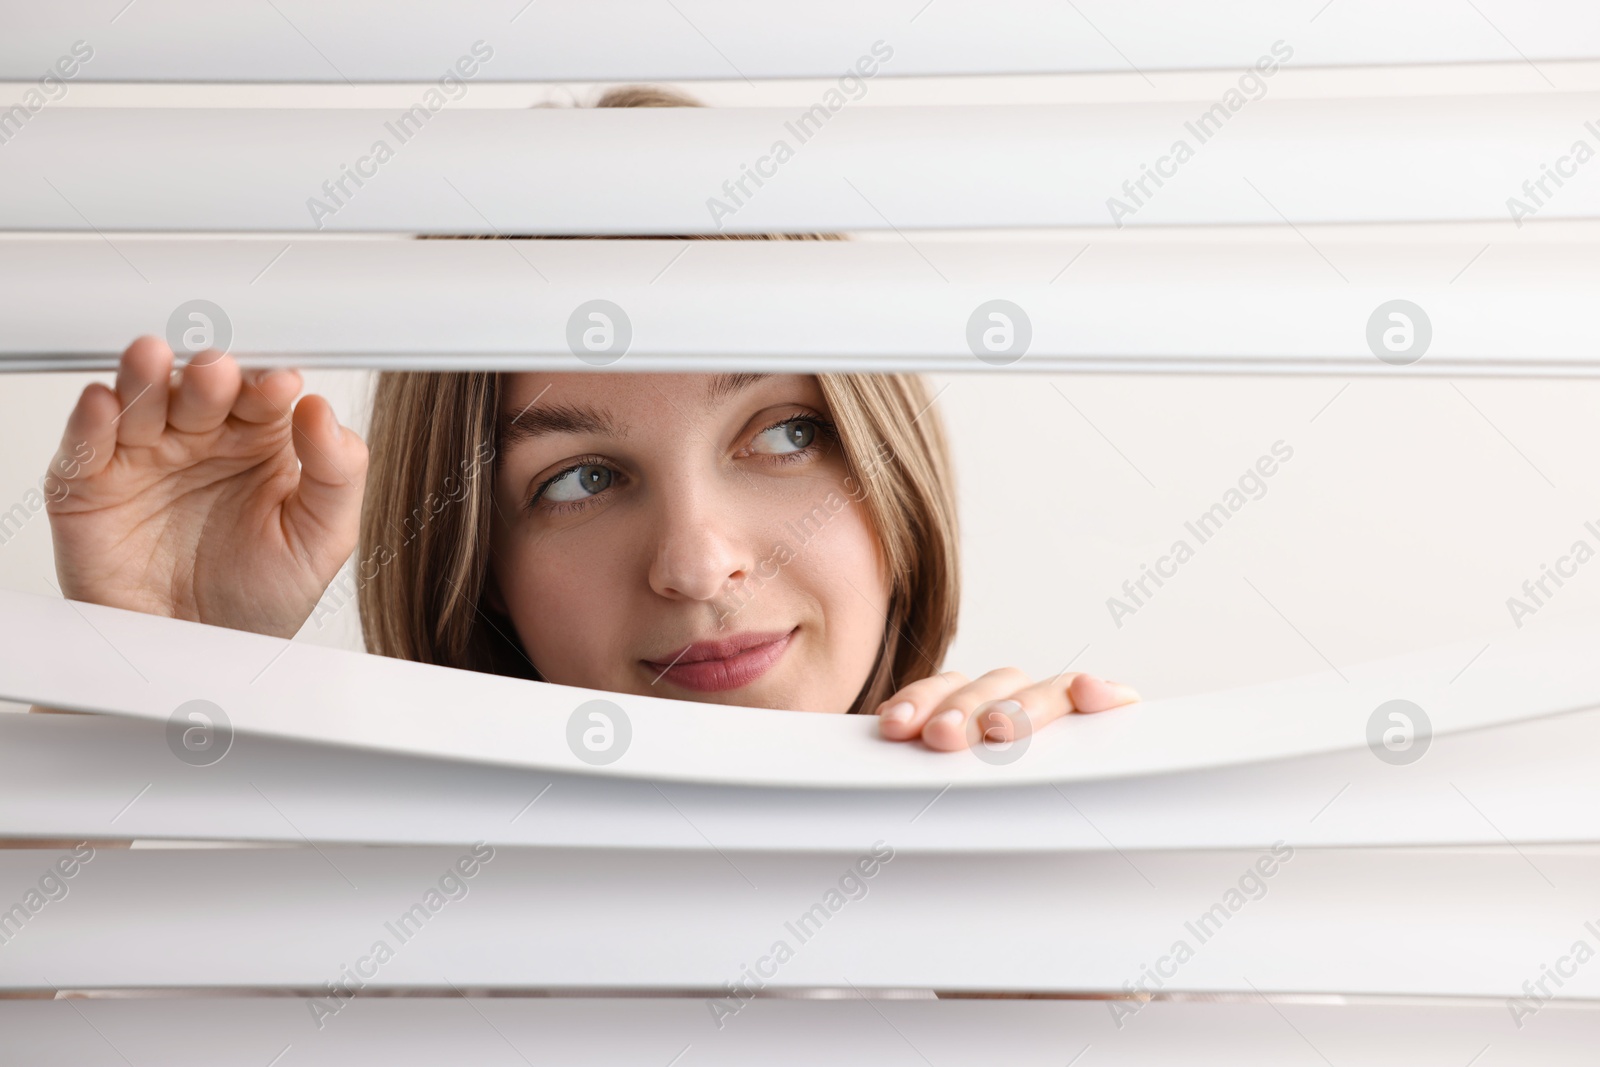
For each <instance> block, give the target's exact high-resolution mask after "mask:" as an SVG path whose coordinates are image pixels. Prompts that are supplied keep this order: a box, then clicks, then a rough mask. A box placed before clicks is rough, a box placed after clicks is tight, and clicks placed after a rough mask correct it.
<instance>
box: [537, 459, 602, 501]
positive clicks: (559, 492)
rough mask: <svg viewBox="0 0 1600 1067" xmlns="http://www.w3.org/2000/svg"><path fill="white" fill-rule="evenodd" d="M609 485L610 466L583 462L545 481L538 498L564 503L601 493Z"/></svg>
mask: <svg viewBox="0 0 1600 1067" xmlns="http://www.w3.org/2000/svg"><path fill="white" fill-rule="evenodd" d="M610 485H611V468H609V467H602V466H599V465H598V464H594V463H585V464H583V465H582V466H579V467H571V468H569V469H567V470H564V471H562V472H561V473H560V474H558V475H556V476H555V477H554V478H552V479H550V480H549V481H548V482H546V483H545V486H544V490H543V491H542V492H541V493H540V494H539V498H540V499H542V500H548V501H550V502H552V503H556V504H566V503H571V502H573V501H578V500H583V499H585V498H587V497H591V496H595V495H597V494H599V493H603V492H605V490H606V489H607V488H608V487H610Z"/></svg>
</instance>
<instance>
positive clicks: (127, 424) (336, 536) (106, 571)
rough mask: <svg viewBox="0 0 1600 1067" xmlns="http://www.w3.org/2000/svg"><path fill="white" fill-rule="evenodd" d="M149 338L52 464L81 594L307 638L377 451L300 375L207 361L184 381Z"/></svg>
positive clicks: (87, 395) (214, 357)
mask: <svg viewBox="0 0 1600 1067" xmlns="http://www.w3.org/2000/svg"><path fill="white" fill-rule="evenodd" d="M172 364H173V356H172V350H171V349H170V348H168V347H167V345H166V344H165V343H164V342H163V341H161V340H160V339H158V338H155V337H141V338H139V339H138V340H137V341H135V342H134V343H133V344H131V345H129V346H128V349H127V351H125V352H124V353H123V354H122V360H121V363H120V364H119V366H118V369H117V379H116V383H117V384H116V389H115V390H112V389H111V388H110V387H108V386H106V385H104V384H102V383H100V382H94V383H91V384H90V385H89V386H87V387H86V388H85V389H84V390H83V393H82V394H81V395H80V396H79V398H78V403H77V406H76V407H74V408H73V410H72V414H71V415H70V416H68V418H67V428H66V432H65V433H64V434H63V435H62V438H61V447H60V449H59V450H58V451H57V452H56V456H55V458H54V459H53V460H52V462H51V465H50V474H49V476H48V485H49V488H50V490H51V491H50V493H49V500H48V503H47V505H46V507H47V511H48V513H49V515H50V536H51V540H52V541H53V543H54V546H55V560H56V574H57V576H58V577H59V578H60V580H61V592H62V594H63V595H64V596H66V597H68V598H70V599H73V600H83V601H89V602H91V603H95V604H106V605H109V606H111V607H119V608H128V609H131V610H134V611H143V612H149V613H151V614H156V615H166V616H170V617H172V618H179V619H191V620H194V621H198V622H204V623H211V624H214V625H217V626H229V627H232V628H234V629H238V630H252V631H255V632H256V633H264V634H273V635H276V636H278V637H293V636H294V634H295V631H297V630H298V629H299V628H300V625H301V623H303V622H305V620H306V619H307V618H308V617H309V616H310V614H311V612H312V610H313V609H314V608H315V607H316V604H317V601H318V599H319V598H320V597H321V596H322V593H323V591H324V590H326V589H327V587H328V584H329V583H330V582H332V581H333V578H334V575H335V574H337V573H338V570H339V568H340V566H342V565H343V563H344V561H345V560H346V559H348V558H349V556H350V553H351V552H352V551H354V550H355V547H356V540H357V533H358V527H359V521H360V514H361V493H362V488H363V486H364V485H365V483H366V471H367V446H366V444H365V443H364V442H363V441H362V440H361V438H360V437H359V436H358V435H357V434H356V433H355V432H354V431H353V430H349V429H345V428H343V427H341V426H340V425H339V424H338V421H337V420H336V419H335V417H334V414H333V408H332V406H330V405H329V403H328V402H327V400H325V399H323V398H322V397H319V396H307V397H306V398H304V399H303V400H302V401H300V403H299V404H298V405H295V406H294V409H293V413H292V414H291V412H290V405H291V404H293V402H294V398H295V397H296V396H298V395H299V393H300V388H301V385H302V382H301V379H300V375H299V373H298V372H297V371H294V370H273V371H252V372H250V373H249V374H244V373H242V372H241V371H240V369H239V366H238V364H237V363H236V362H235V361H234V360H233V359H232V358H231V357H229V356H225V355H222V356H219V355H218V354H217V353H216V352H214V351H206V352H202V353H200V354H199V355H198V356H196V357H195V358H194V359H193V360H192V361H191V362H190V363H189V364H188V365H187V366H186V367H184V368H183V369H182V371H181V372H180V374H179V376H178V379H177V380H176V381H174V380H173V378H172Z"/></svg>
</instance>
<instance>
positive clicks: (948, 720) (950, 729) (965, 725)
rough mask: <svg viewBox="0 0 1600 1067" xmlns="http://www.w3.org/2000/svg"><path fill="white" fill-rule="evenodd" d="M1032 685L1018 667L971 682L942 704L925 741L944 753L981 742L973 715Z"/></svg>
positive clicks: (931, 719)
mask: <svg viewBox="0 0 1600 1067" xmlns="http://www.w3.org/2000/svg"><path fill="white" fill-rule="evenodd" d="M1030 683H1031V679H1030V678H1029V677H1028V676H1027V675H1026V674H1023V673H1022V672H1021V671H1019V670H1017V669H1016V668H1015V667H1001V668H999V669H998V670H992V671H989V672H988V673H987V674H984V675H982V676H980V677H979V678H978V679H977V680H976V681H973V682H969V683H968V684H967V685H964V686H962V687H961V688H960V689H957V690H956V691H955V692H953V693H951V694H950V695H949V696H947V697H945V698H944V699H943V700H942V701H940V702H939V707H938V709H937V710H936V711H935V712H934V714H933V715H932V716H930V717H929V719H928V723H927V725H926V726H924V727H923V728H922V741H923V743H924V744H926V745H927V746H928V747H929V748H936V749H939V750H940V751H942V752H948V751H953V750H955V749H961V748H967V747H969V746H970V745H972V744H973V743H974V742H975V741H977V740H978V728H977V724H976V723H975V722H974V720H973V713H974V712H975V711H977V710H978V709H979V708H981V707H982V706H983V705H985V704H987V703H988V702H989V701H991V700H999V699H1001V698H1003V697H1009V696H1010V695H1011V694H1012V693H1015V692H1016V691H1017V690H1018V689H1022V688H1024V687H1026V686H1027V685H1029V684H1030Z"/></svg>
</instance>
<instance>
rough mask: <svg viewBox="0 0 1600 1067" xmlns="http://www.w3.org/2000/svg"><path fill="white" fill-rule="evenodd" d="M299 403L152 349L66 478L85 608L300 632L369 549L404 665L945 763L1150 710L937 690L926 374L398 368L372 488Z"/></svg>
mask: <svg viewBox="0 0 1600 1067" xmlns="http://www.w3.org/2000/svg"><path fill="white" fill-rule="evenodd" d="M692 103H693V101H690V100H687V99H686V98H682V97H677V96H674V95H669V94H664V93H662V92H661V91H659V90H642V91H641V90H637V89H633V90H623V91H619V92H614V93H612V94H608V96H607V97H605V98H603V99H602V100H601V102H600V106H663V105H666V106H675V105H681V104H692ZM301 385H302V382H301V379H300V377H299V374H298V373H297V372H296V371H294V370H292V369H278V370H260V371H252V372H249V373H243V372H241V370H240V368H239V367H238V365H237V364H236V363H235V362H234V361H233V360H232V359H231V358H230V357H228V356H226V355H218V354H216V353H211V352H208V353H204V354H202V356H200V357H196V358H195V359H194V360H192V361H191V362H190V363H189V364H188V365H187V366H185V367H183V368H182V369H181V371H180V372H177V373H176V374H175V373H174V370H173V355H172V352H171V350H170V349H169V348H168V347H167V345H166V344H165V343H164V342H162V341H160V340H158V339H156V338H153V337H144V338H140V339H139V340H137V341H135V342H134V343H133V344H132V345H130V346H129V348H128V349H127V351H126V352H124V353H123V356H122V359H121V362H120V365H119V369H118V373H117V379H116V387H115V389H112V388H109V387H107V386H105V385H103V384H100V383H93V384H91V385H89V386H88V387H86V388H85V389H84V391H83V393H82V395H81V396H80V397H79V400H78V403H77V405H76V407H75V408H74V410H73V412H72V414H71V415H70V416H69V418H68V422H67V427H66V431H65V433H64V435H63V438H62V444H61V450H60V451H59V452H58V454H57V457H56V460H55V461H53V463H52V467H51V470H52V471H54V472H64V471H67V470H73V472H74V475H73V477H72V478H70V479H65V478H63V481H64V482H65V484H66V486H67V491H66V492H65V493H64V494H61V495H60V497H59V499H54V498H55V496H56V494H52V498H53V499H52V502H51V503H50V505H49V514H50V524H51V536H52V538H53V541H54V546H55V554H56V569H57V574H58V576H59V577H60V580H61V588H62V592H63V594H64V595H66V596H67V597H69V598H73V599H78V600H85V601H91V602H95V603H101V604H109V605H113V606H117V607H124V608H132V609H135V610H141V611H149V612H153V613H156V614H162V615H170V616H174V617H178V618H186V619H194V620H198V621H201V622H207V623H213V624H216V625H222V626H230V627H235V628H238V629H246V630H253V631H256V632H260V633H269V634H276V635H279V636H282V637H291V636H293V635H294V634H295V632H296V631H297V630H298V629H299V628H300V626H301V624H302V623H304V622H305V621H306V619H307V618H309V617H310V616H311V614H312V612H313V610H314V609H315V608H316V605H317V603H318V601H319V599H320V598H321V597H322V595H323V593H324V592H325V591H326V590H327V588H328V586H329V584H330V583H331V582H332V581H333V579H334V577H335V576H336V574H337V572H338V571H339V569H340V567H341V566H342V565H343V564H344V563H345V561H346V560H347V559H348V558H349V557H350V554H351V552H352V551H356V553H357V567H356V571H357V580H358V590H359V593H358V595H359V602H360V607H361V617H362V626H363V632H364V636H365V641H366V645H367V648H368V650H369V651H371V652H374V653H378V654H381V655H390V656H397V657H401V658H406V659H413V660H419V661H422V662H429V663H438V664H443V665H447V666H453V667H462V668H467V669H474V670H483V671H490V672H494V673H499V674H508V675H513V676H520V677H526V678H530V679H537V680H543V681H548V682H553V683H558V684H563V685H573V686H582V687H586V688H593V689H602V690H608V691H611V692H618V693H638V694H647V695H653V696H665V697H672V698H677V699H685V700H699V701H705V702H712V703H726V704H736V705H741V706H750V707H767V708H785V709H791V710H796V711H814V712H834V713H854V714H859V713H876V714H878V715H879V717H880V722H881V733H882V735H883V736H884V737H885V738H888V739H891V740H898V741H905V740H912V739H920V740H921V741H922V742H923V743H924V744H926V745H927V746H928V747H930V748H934V749H940V750H959V749H962V748H966V747H968V746H970V745H972V744H974V743H975V742H977V741H979V739H980V738H986V739H989V740H993V741H1005V740H1009V739H1012V738H1015V737H1020V736H1023V735H1025V734H1027V733H1029V732H1031V731H1032V730H1034V729H1037V728H1039V727H1041V726H1043V725H1045V724H1046V723H1049V722H1051V721H1053V720H1055V719H1057V718H1060V717H1061V716H1062V715H1064V714H1066V713H1068V712H1072V711H1099V710H1104V709H1106V708H1110V707H1115V706H1118V705H1122V704H1126V703H1129V702H1131V701H1133V700H1136V699H1137V695H1136V694H1135V693H1134V692H1133V691H1132V690H1131V689H1129V688H1128V687H1126V686H1121V685H1117V684H1115V683H1110V682H1105V681H1103V680H1101V679H1098V678H1095V677H1093V676H1090V675H1086V674H1063V675H1060V676H1058V677H1055V678H1051V679H1048V680H1046V681H1043V682H1038V683H1035V682H1034V681H1032V679H1030V678H1028V677H1027V676H1026V675H1024V674H1023V673H1022V672H1021V671H1018V670H1016V669H1014V668H1001V669H998V670H992V671H989V672H987V673H985V674H983V675H981V676H980V677H978V678H975V679H974V678H968V677H967V676H965V675H963V674H961V673H959V672H956V671H943V672H941V671H940V670H939V667H940V666H941V665H942V661H943V658H944V655H945V652H946V650H947V649H948V647H949V644H950V641H951V639H952V637H953V636H954V633H955V627H956V612H957V600H958V570H957V537H956V518H955V503H954V494H953V489H952V479H951V470H950V462H949V457H948V454H947V450H946V444H945V437H944V433H943V430H942V428H941V425H940V422H939V417H938V413H937V411H935V410H933V409H932V407H931V397H930V396H929V395H928V391H927V389H926V387H925V385H924V383H923V382H922V380H921V379H920V378H919V377H917V376H915V375H898V374H896V375H857V374H822V375H801V374H725V375H712V374H659V373H613V372H597V371H572V372H559V373H546V372H528V373H494V372H458V373H432V372H384V373H383V374H381V375H380V376H379V380H378V385H377V391H376V395H375V399H374V404H373V420H372V427H371V431H370V437H371V450H370V461H371V474H372V477H370V478H369V477H368V463H369V450H368V446H367V444H366V443H365V442H363V441H362V439H361V438H360V437H359V436H358V435H357V434H356V433H355V432H354V431H352V430H350V429H348V428H345V427H341V426H340V425H339V424H338V422H337V420H336V419H335V417H334V414H333V409H332V407H331V406H330V405H329V404H328V402H327V401H326V400H325V399H323V398H322V397H319V396H315V395H311V396H306V397H304V398H303V399H301V400H300V401H299V402H298V403H295V398H296V397H297V396H299V393H300V390H301ZM291 408H292V411H291ZM85 455H88V456H89V457H90V458H89V459H88V460H87V461H86V462H78V460H79V459H80V458H81V457H83V456H85ZM57 477H58V478H59V477H62V475H61V474H60V473H58V474H57ZM368 485H370V486H371V488H370V490H367V489H366V487H367V486H368Z"/></svg>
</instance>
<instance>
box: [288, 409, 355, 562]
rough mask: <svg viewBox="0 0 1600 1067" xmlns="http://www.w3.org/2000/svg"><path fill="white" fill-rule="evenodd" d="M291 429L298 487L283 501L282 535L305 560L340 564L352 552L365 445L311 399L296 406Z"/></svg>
mask: <svg viewBox="0 0 1600 1067" xmlns="http://www.w3.org/2000/svg"><path fill="white" fill-rule="evenodd" d="M292 424H293V430H294V451H295V456H296V458H298V459H299V460H300V484H299V485H298V486H296V487H295V491H294V492H293V493H292V494H291V495H290V496H289V498H288V499H287V500H285V501H284V505H283V514H284V523H285V525H286V527H287V532H288V533H289V534H290V535H291V536H292V537H294V538H295V539H296V540H298V541H299V542H300V544H301V546H302V547H303V548H304V549H306V550H307V554H308V555H310V554H311V553H313V552H316V553H317V554H319V555H320V554H321V552H327V553H328V555H329V557H331V558H332V559H333V560H334V561H335V565H338V564H342V563H343V562H344V560H345V559H346V558H347V557H348V556H349V555H350V553H351V552H353V551H354V550H355V547H356V541H357V540H358V537H359V532H360V525H361V495H362V490H363V489H364V487H365V486H366V482H367V446H366V442H364V441H362V440H361V437H360V435H359V434H357V433H356V432H355V431H354V430H351V429H349V428H347V427H343V426H340V425H339V420H338V418H337V417H336V416H335V415H334V413H333V405H331V404H329V403H328V401H327V400H325V399H323V398H322V397H320V396H316V395H310V396H306V397H304V398H303V399H302V400H301V401H300V403H298V404H296V405H295V409H294V415H293V417H292ZM318 550H321V552H319V551H318Z"/></svg>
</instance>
